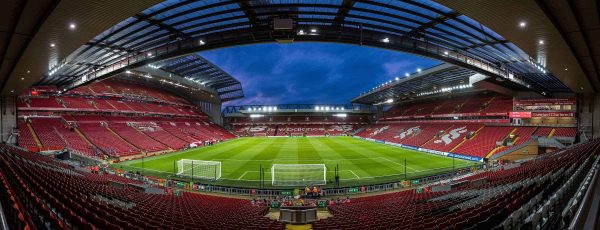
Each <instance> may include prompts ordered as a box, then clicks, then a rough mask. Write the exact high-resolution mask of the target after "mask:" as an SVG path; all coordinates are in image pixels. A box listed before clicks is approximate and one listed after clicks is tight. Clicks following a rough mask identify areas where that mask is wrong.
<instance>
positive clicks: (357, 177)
mask: <svg viewBox="0 0 600 230" xmlns="http://www.w3.org/2000/svg"><path fill="white" fill-rule="evenodd" d="M348 171H350V172H351V173H352V174H354V176H355V177H356V179H360V177H359V176H358V175H356V173H354V171H352V170H348Z"/></svg>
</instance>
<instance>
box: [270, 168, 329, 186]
mask: <svg viewBox="0 0 600 230" xmlns="http://www.w3.org/2000/svg"><path fill="white" fill-rule="evenodd" d="M271 183H272V185H273V186H306V185H311V184H312V185H325V184H327V167H325V164H273V166H272V167H271Z"/></svg>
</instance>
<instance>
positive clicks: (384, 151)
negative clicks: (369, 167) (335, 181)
mask: <svg viewBox="0 0 600 230" xmlns="http://www.w3.org/2000/svg"><path fill="white" fill-rule="evenodd" d="M332 141H335V142H338V143H339V144H346V145H348V148H350V149H353V150H355V151H356V152H360V153H366V154H368V155H371V156H377V158H376V160H377V161H378V162H379V163H381V164H383V165H386V166H388V167H389V168H392V169H394V170H395V171H397V172H399V173H404V158H406V157H407V156H406V154H409V153H408V151H406V150H403V149H399V148H391V147H390V148H377V150H373V149H371V148H367V147H366V145H365V142H363V141H356V140H350V141H344V142H343V143H341V141H342V140H332ZM384 147H388V146H384ZM390 158H391V159H390ZM400 159H402V160H401V161H400ZM421 169H422V168H421V167H412V166H409V165H407V167H406V171H408V173H410V172H412V171H417V170H421Z"/></svg>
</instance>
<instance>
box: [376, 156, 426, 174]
mask: <svg viewBox="0 0 600 230" xmlns="http://www.w3.org/2000/svg"><path fill="white" fill-rule="evenodd" d="M381 158H383V159H384V160H386V161H389V162H392V163H394V164H397V165H400V166H402V167H404V164H401V163H398V162H395V161H393V160H390V159H387V158H385V157H381ZM406 168H409V169H411V170H413V171H414V172H420V170H416V169H415V168H412V167H409V166H408V165H406Z"/></svg>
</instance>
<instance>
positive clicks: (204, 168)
mask: <svg viewBox="0 0 600 230" xmlns="http://www.w3.org/2000/svg"><path fill="white" fill-rule="evenodd" d="M177 175H178V176H182V177H191V178H200V179H208V180H218V179H219V178H221V162H219V161H202V160H188V159H181V160H179V161H177Z"/></svg>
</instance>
